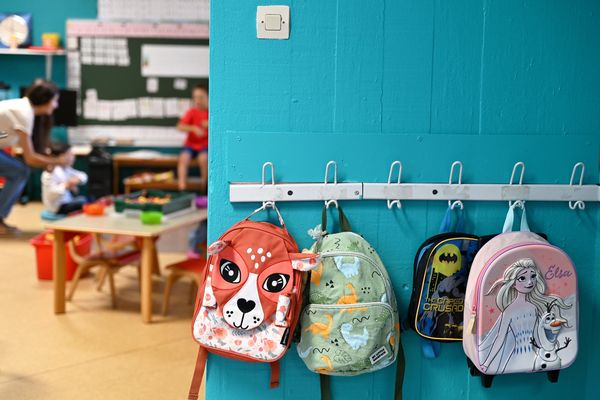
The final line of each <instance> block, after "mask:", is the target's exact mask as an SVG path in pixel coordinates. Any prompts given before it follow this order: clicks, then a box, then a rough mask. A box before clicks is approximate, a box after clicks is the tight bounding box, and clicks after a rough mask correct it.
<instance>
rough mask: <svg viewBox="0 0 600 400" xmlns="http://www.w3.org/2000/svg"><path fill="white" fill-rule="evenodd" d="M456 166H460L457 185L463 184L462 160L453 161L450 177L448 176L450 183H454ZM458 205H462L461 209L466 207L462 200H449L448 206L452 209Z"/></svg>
mask: <svg viewBox="0 0 600 400" xmlns="http://www.w3.org/2000/svg"><path fill="white" fill-rule="evenodd" d="M456 166H458V182H457V183H456V184H457V185H460V184H462V172H463V165H462V162H460V161H454V162H453V163H452V166H451V167H450V178H448V185H453V183H452V178H453V177H454V167H456ZM457 206H458V207H460V209H461V210H463V209H464V205H463V203H462V201H460V200H456V201H454V202H452V200H448V207H450V209H451V210H454V208H455V207H457Z"/></svg>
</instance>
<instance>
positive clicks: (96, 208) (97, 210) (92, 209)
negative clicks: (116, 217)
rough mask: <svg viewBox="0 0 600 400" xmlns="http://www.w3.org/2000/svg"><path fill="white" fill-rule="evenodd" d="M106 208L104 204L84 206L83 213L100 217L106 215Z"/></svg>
mask: <svg viewBox="0 0 600 400" xmlns="http://www.w3.org/2000/svg"><path fill="white" fill-rule="evenodd" d="M104 208H105V206H104V204H102V203H90V204H84V205H83V213H84V214H85V215H92V216H100V215H104Z"/></svg>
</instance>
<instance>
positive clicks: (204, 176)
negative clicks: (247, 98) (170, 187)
mask: <svg viewBox="0 0 600 400" xmlns="http://www.w3.org/2000/svg"><path fill="white" fill-rule="evenodd" d="M192 100H193V103H194V106H193V107H192V108H190V109H189V110H187V111H186V113H185V114H184V115H183V117H181V119H180V120H179V122H178V123H177V130H179V131H181V132H186V133H187V138H186V139H185V143H184V144H183V149H182V151H181V154H180V155H179V163H178V165H177V181H178V184H179V190H185V188H186V183H187V176H188V168H189V165H190V161H191V160H197V162H198V167H199V168H200V184H201V186H202V188H203V189H204V190H206V183H207V182H208V89H207V88H206V87H205V86H202V85H196V86H194V89H193V90H192Z"/></svg>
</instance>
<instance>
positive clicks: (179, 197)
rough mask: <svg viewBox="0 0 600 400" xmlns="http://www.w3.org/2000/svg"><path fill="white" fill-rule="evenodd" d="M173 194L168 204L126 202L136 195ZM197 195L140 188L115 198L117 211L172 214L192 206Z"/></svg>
mask: <svg viewBox="0 0 600 400" xmlns="http://www.w3.org/2000/svg"><path fill="white" fill-rule="evenodd" d="M166 195H171V201H170V202H168V203H167V204H132V203H126V202H125V200H126V199H135V198H136V197H140V196H146V197H164V196H166ZM194 199H195V195H194V194H193V193H187V192H165V191H162V190H140V191H138V192H133V193H130V194H128V195H123V196H118V197H117V198H115V201H114V203H115V211H116V212H119V213H121V212H124V211H126V210H137V211H140V212H141V211H160V212H162V213H163V214H164V215H166V214H171V213H174V212H177V211H180V210H184V209H186V208H190V207H192V204H193V202H194Z"/></svg>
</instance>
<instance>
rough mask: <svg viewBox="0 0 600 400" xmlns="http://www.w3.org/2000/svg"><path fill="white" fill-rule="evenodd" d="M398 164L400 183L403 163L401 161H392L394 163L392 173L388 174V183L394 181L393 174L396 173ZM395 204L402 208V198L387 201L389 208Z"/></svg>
mask: <svg viewBox="0 0 600 400" xmlns="http://www.w3.org/2000/svg"><path fill="white" fill-rule="evenodd" d="M396 165H398V182H397V183H398V185H399V184H400V180H401V179H402V163H401V162H400V161H394V162H393V163H392V165H390V173H389V175H388V185H390V184H391V183H392V175H393V174H394V167H395V166H396ZM394 204H395V205H396V207H398V208H402V203H401V202H400V200H390V199H388V201H387V207H388V209H390V210H391V209H392V207H394Z"/></svg>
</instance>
